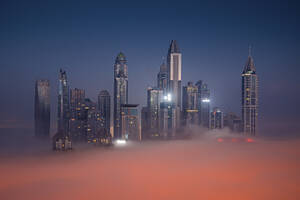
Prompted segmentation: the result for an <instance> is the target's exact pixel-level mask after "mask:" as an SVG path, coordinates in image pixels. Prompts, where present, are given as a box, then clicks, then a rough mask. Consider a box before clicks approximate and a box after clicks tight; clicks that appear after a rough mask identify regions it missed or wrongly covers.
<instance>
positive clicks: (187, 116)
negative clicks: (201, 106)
mask: <svg viewBox="0 0 300 200" xmlns="http://www.w3.org/2000/svg"><path fill="white" fill-rule="evenodd" d="M197 98H198V87H197V86H194V85H193V83H192V82H188V84H187V86H183V89H182V109H183V122H184V125H186V126H190V125H192V124H198V108H197V105H198V104H197V101H198V99H197Z"/></svg>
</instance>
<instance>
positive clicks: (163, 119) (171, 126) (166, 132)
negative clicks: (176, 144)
mask: <svg viewBox="0 0 300 200" xmlns="http://www.w3.org/2000/svg"><path fill="white" fill-rule="evenodd" d="M175 115H176V109H175V104H174V102H172V97H171V95H170V94H169V95H166V96H164V99H163V101H162V102H161V103H160V117H159V135H160V136H161V137H162V138H174V136H175V132H176V121H175V120H176V117H175Z"/></svg>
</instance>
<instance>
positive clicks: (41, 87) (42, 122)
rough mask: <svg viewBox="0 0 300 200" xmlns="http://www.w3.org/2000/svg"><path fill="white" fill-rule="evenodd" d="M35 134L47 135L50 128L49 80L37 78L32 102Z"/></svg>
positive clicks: (38, 135)
mask: <svg viewBox="0 0 300 200" xmlns="http://www.w3.org/2000/svg"><path fill="white" fill-rule="evenodd" d="M34 126H35V136H37V137H49V130H50V82H49V80H37V81H36V82H35V102H34Z"/></svg>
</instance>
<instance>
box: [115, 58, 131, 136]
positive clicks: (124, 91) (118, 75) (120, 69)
mask: <svg viewBox="0 0 300 200" xmlns="http://www.w3.org/2000/svg"><path fill="white" fill-rule="evenodd" d="M127 103H128V71H127V61H126V57H125V55H124V54H123V53H119V54H118V56H117V58H116V61H115V65H114V138H122V127H121V125H122V124H121V105H122V104H127Z"/></svg>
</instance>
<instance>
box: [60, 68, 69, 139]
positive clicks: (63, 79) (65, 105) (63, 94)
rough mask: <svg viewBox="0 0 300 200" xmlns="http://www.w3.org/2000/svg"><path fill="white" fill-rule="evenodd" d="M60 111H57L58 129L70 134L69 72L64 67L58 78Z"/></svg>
mask: <svg viewBox="0 0 300 200" xmlns="http://www.w3.org/2000/svg"><path fill="white" fill-rule="evenodd" d="M57 106H58V111H57V131H58V132H61V133H63V134H65V135H67V134H69V119H70V113H69V106H70V103H69V85H68V80H67V74H66V72H65V71H63V70H62V69H61V70H60V72H59V79H58V103H57Z"/></svg>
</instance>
